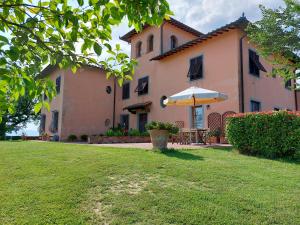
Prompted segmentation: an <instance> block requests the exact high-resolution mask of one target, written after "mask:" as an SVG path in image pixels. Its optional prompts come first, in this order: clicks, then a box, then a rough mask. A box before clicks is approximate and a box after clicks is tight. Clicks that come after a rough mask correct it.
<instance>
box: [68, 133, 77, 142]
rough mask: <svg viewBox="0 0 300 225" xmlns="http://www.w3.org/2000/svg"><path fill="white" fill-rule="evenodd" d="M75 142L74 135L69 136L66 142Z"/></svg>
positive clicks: (75, 137)
mask: <svg viewBox="0 0 300 225" xmlns="http://www.w3.org/2000/svg"><path fill="white" fill-rule="evenodd" d="M76 140H77V136H76V135H75V134H70V135H69V137H68V141H76Z"/></svg>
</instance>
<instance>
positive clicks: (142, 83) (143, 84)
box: [134, 77, 149, 95]
mask: <svg viewBox="0 0 300 225" xmlns="http://www.w3.org/2000/svg"><path fill="white" fill-rule="evenodd" d="M148 88H149V77H143V78H140V79H139V81H138V86H137V87H136V88H135V90H134V91H135V92H137V93H138V95H145V94H148Z"/></svg>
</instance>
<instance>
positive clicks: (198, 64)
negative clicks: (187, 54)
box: [188, 56, 203, 80]
mask: <svg viewBox="0 0 300 225" xmlns="http://www.w3.org/2000/svg"><path fill="white" fill-rule="evenodd" d="M188 77H189V78H190V80H197V79H201V78H203V56H198V57H195V58H193V59H191V60H190V67H189V71H188Z"/></svg>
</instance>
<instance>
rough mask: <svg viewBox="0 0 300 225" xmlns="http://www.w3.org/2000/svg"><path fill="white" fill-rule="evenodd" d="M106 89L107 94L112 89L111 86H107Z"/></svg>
mask: <svg viewBox="0 0 300 225" xmlns="http://www.w3.org/2000/svg"><path fill="white" fill-rule="evenodd" d="M105 91H106V93H107V94H110V93H111V91H112V89H111V86H106V89H105Z"/></svg>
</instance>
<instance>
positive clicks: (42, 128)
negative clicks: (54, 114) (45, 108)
mask: <svg viewBox="0 0 300 225" xmlns="http://www.w3.org/2000/svg"><path fill="white" fill-rule="evenodd" d="M45 130H46V115H45V114H42V115H41V123H40V133H44V132H45Z"/></svg>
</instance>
